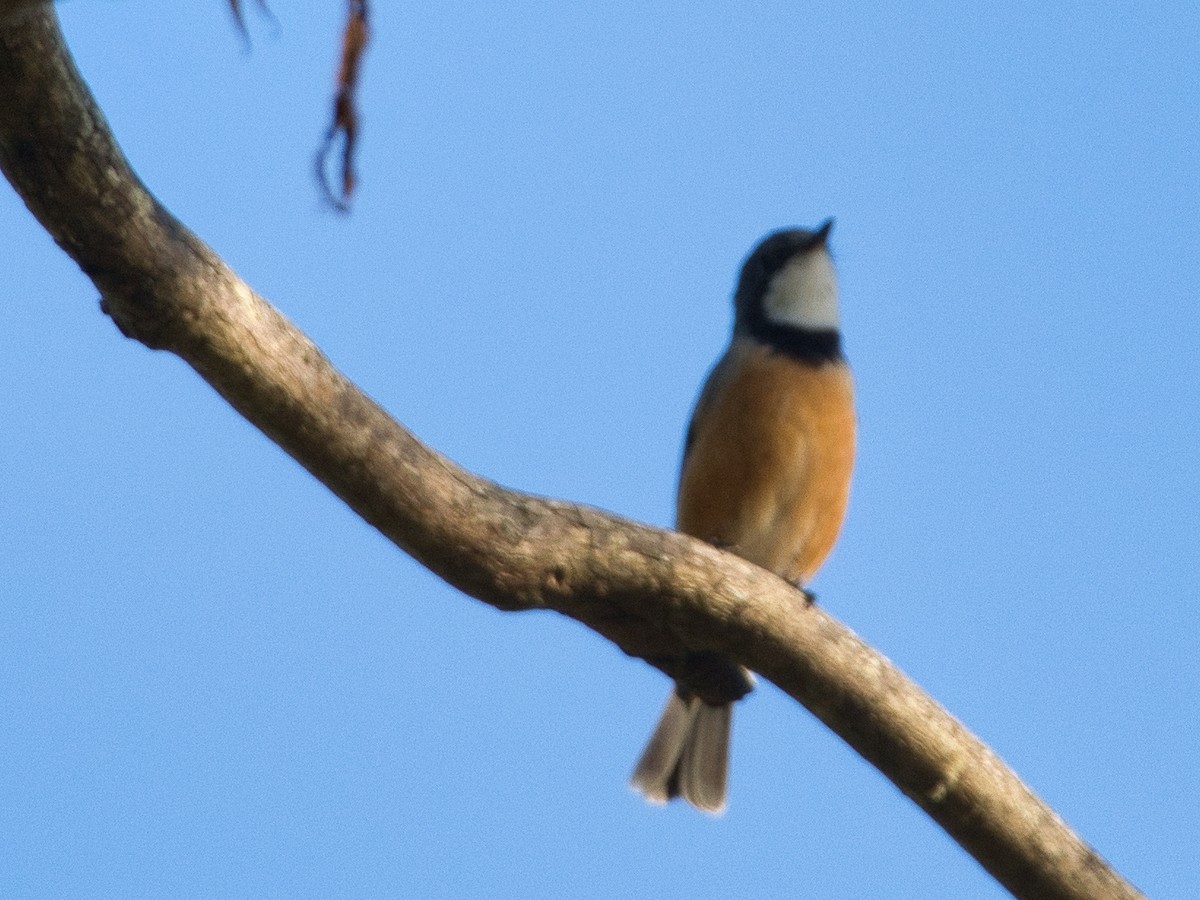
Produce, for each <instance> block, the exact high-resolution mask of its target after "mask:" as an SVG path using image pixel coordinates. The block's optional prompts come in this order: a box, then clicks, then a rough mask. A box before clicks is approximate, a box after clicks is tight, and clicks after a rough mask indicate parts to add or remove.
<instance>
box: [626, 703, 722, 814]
mask: <svg viewBox="0 0 1200 900" xmlns="http://www.w3.org/2000/svg"><path fill="white" fill-rule="evenodd" d="M732 722H733V704H732V703H723V704H721V705H719V706H713V705H711V704H708V703H705V702H704V701H703V700H701V699H700V698H699V697H694V696H693V697H689V698H686V699H685V698H683V697H681V696H680V695H679V693H678V692H676V691H672V692H671V696H670V698H669V699H668V700H667V707H666V709H664V710H663V714H662V717H661V718H660V719H659V720H658V727H657V728H655V729H654V734H653V735H651V737H650V742H649V743H648V744H647V745H646V749H645V750H644V751H643V752H642V757H641V759H639V760H638V764H637V767H636V768H635V769H634V771H633V777H632V779H630V784H631V785H632V786H633V788H634V789H635V790H637V791H639V792H640V793H641V794H642V795H643V796H644V797H645V798H646V799H647V800H649V801H650V802H651V803H666V802H667V801H668V800H670V799H672V798H673V797H683V799H684V800H686V801H687V802H688V803H690V804H692V806H694V807H696V808H697V809H701V810H704V811H705V812H710V813H714V814H716V813H721V812H723V811H724V809H725V794H726V789H727V786H728V782H729V732H730V727H731V724H732Z"/></svg>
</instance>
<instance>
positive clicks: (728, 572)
mask: <svg viewBox="0 0 1200 900" xmlns="http://www.w3.org/2000/svg"><path fill="white" fill-rule="evenodd" d="M4 2H5V5H4V6H0V97H3V98H4V101H3V103H0V166H2V167H3V170H4V172H5V175H6V176H7V177H8V179H9V181H10V182H11V183H12V185H13V187H14V188H15V189H16V190H17V192H18V193H19V194H20V195H21V197H22V198H23V199H24V201H25V203H26V205H27V206H28V207H29V209H30V210H31V211H32V212H33V213H34V215H35V216H36V217H37V218H38V220H39V221H40V222H41V223H42V225H43V226H44V227H45V228H46V230H47V231H48V232H49V233H50V234H51V235H52V236H53V237H54V239H55V240H56V241H57V242H58V244H59V245H60V246H61V247H62V248H63V250H64V251H65V252H66V253H67V254H68V255H70V256H71V258H72V259H74V260H75V261H76V262H77V263H78V264H79V266H80V267H81V268H82V269H83V271H84V272H85V273H86V274H87V275H88V276H89V277H90V278H91V279H92V281H93V282H94V283H95V284H96V286H97V287H98V289H99V290H100V292H101V295H102V308H103V309H104V311H105V312H106V313H107V314H108V315H110V316H111V317H112V319H113V321H114V322H115V323H116V324H117V327H118V328H120V330H121V331H122V333H124V334H125V335H127V336H129V337H131V338H134V339H136V340H138V341H141V342H142V343H144V344H145V345H147V346H149V347H153V348H157V349H164V350H169V351H171V352H173V353H175V354H177V355H179V356H180V357H182V358H183V359H184V360H186V361H187V362H188V363H189V364H190V365H191V366H192V367H193V368H195V369H196V371H197V372H199V373H200V375H201V376H202V377H203V378H204V379H205V380H207V381H208V382H209V384H211V385H212V386H213V387H214V388H215V389H216V390H217V391H218V392H220V394H221V395H222V396H223V397H224V398H225V399H226V400H228V401H229V403H230V404H232V405H233V406H234V407H235V408H236V409H237V410H238V411H239V412H240V413H241V414H242V415H244V416H245V417H246V418H247V419H249V420H250V421H251V422H253V423H254V424H255V425H256V426H257V427H258V428H260V429H261V430H262V431H263V432H264V433H265V434H267V435H268V436H269V437H270V438H271V439H272V440H274V441H276V442H277V443H278V444H279V445H280V446H281V447H283V448H284V449H285V450H286V451H287V452H288V453H289V454H291V456H292V457H294V458H295V459H296V460H297V461H298V462H299V463H300V464H301V465H303V466H304V467H305V468H306V469H308V471H310V472H311V473H312V474H313V475H315V476H316V477H317V478H318V479H320V480H321V481H322V482H324V483H325V484H326V485H327V486H328V487H329V488H330V490H332V491H333V492H334V493H336V494H337V495H338V496H339V497H341V498H342V499H343V500H344V501H345V502H346V503H347V504H348V505H349V506H350V507H351V508H352V509H354V510H355V511H356V512H357V513H358V514H359V515H361V516H362V517H363V518H364V519H366V520H367V521H368V522H370V523H371V524H372V525H374V526H375V527H376V528H378V529H379V530H380V531H381V532H382V533H383V534H384V535H386V536H387V537H388V538H389V539H390V540H392V541H393V542H394V543H395V544H396V545H397V546H398V547H400V548H401V549H403V550H404V551H405V552H407V553H410V554H412V555H413V556H414V557H415V558H416V559H417V560H419V561H420V562H421V563H422V564H423V565H425V566H427V567H428V568H430V569H431V570H432V571H434V572H435V573H437V574H438V575H439V576H441V577H442V578H444V579H445V580H446V581H448V582H449V583H450V584H452V585H454V586H456V587H457V588H459V589H460V590H462V591H463V592H465V593H467V594H470V595H471V596H473V597H477V598H479V599H480V600H483V601H484V602H486V603H490V604H491V605H493V606H496V607H498V608H500V609H505V610H524V609H552V610H555V611H557V612H560V613H562V614H564V615H567V616H570V617H572V618H574V619H577V620H579V621H580V622H583V623H584V624H586V625H588V626H589V627H591V628H592V629H594V630H595V631H597V632H598V633H599V634H601V635H603V636H604V637H606V638H608V639H609V640H611V641H613V642H614V643H616V644H617V645H618V646H619V647H621V649H623V650H624V651H625V652H626V653H628V654H630V655H633V656H637V657H641V658H644V659H646V660H648V661H650V662H651V663H652V664H653V665H655V666H657V667H658V668H660V669H662V670H663V671H664V672H666V673H668V674H671V673H672V672H673V671H675V669H676V667H677V665H678V660H679V659H680V658H682V657H683V656H684V655H685V654H686V653H688V652H691V651H696V650H711V651H715V652H719V653H721V654H723V655H726V656H728V657H730V658H732V659H735V660H737V661H738V662H741V663H742V664H744V665H746V666H748V667H749V668H751V669H753V670H755V671H757V672H759V673H761V674H762V675H763V676H764V677H766V678H768V679H769V680H771V681H772V682H774V683H775V684H777V685H778V686H779V687H780V688H782V689H783V690H784V691H786V692H787V693H788V694H790V695H791V696H792V697H794V698H795V699H796V700H798V701H799V702H800V703H802V704H803V705H804V706H806V707H807V708H808V709H809V710H811V711H812V712H813V713H814V714H815V715H816V716H818V717H819V718H820V719H821V720H822V721H823V722H825V723H826V724H827V725H828V726H829V727H830V728H831V729H833V731H834V732H836V733H837V734H838V735H839V736H841V737H842V738H843V739H844V740H845V741H846V742H847V743H849V744H850V745H851V746H852V747H853V748H854V749H855V750H857V751H858V752H859V753H860V754H862V755H863V757H865V758H866V759H867V760H869V761H870V762H871V763H872V764H873V765H875V766H876V767H878V768H879V769H880V771H882V772H883V773H884V774H885V775H886V776H887V777H888V778H890V779H891V780H892V781H893V782H894V783H895V784H896V785H897V786H898V787H899V788H900V789H901V790H902V791H903V792H904V793H905V794H906V795H908V796H909V797H910V798H912V800H913V801H914V802H916V803H917V804H918V805H919V806H920V807H921V808H922V809H923V810H925V811H926V812H927V813H928V814H929V815H930V816H931V817H932V818H933V819H934V820H935V821H937V822H938V823H939V824H940V825H941V826H942V827H943V828H944V829H945V830H946V831H947V832H948V833H949V834H950V835H951V836H952V837H953V838H954V839H955V840H957V841H958V842H959V843H960V844H961V845H962V846H963V847H964V848H965V849H966V850H967V851H968V852H969V853H971V854H972V855H973V856H974V857H975V858H976V859H977V860H979V862H980V863H981V864H982V865H983V866H984V867H985V868H986V869H987V870H988V871H989V872H991V873H992V874H993V875H994V876H995V877H996V878H997V879H998V880H999V881H1000V882H1001V883H1002V884H1004V885H1005V886H1006V887H1007V888H1008V889H1009V890H1010V891H1012V892H1013V893H1014V894H1016V895H1017V896H1020V897H1038V898H1047V897H1054V898H1059V897H1061V898H1079V900H1083V898H1087V900H1098V898H1109V897H1113V898H1117V897H1121V898H1128V897H1137V896H1140V895H1139V894H1138V893H1137V891H1136V890H1135V889H1134V888H1132V887H1131V886H1130V885H1129V884H1127V883H1126V882H1125V881H1123V880H1122V879H1121V877H1120V876H1119V875H1117V874H1116V873H1115V872H1114V871H1112V870H1111V869H1110V868H1109V867H1108V866H1107V865H1106V864H1105V862H1104V861H1103V860H1102V859H1101V858H1100V857H1099V856H1098V855H1097V854H1096V853H1095V852H1094V851H1093V850H1092V849H1091V848H1090V847H1088V846H1087V845H1086V844H1084V843H1083V842H1082V841H1081V840H1080V839H1079V838H1078V837H1077V836H1076V835H1075V834H1074V833H1073V832H1072V831H1071V830H1070V829H1069V828H1068V827H1067V826H1066V825H1065V824H1064V823H1063V822H1062V820H1061V819H1059V818H1058V816H1057V815H1055V813H1054V812H1053V811H1052V810H1051V809H1050V808H1049V807H1047V806H1046V805H1045V804H1044V803H1043V802H1042V801H1041V800H1040V799H1039V798H1037V797H1036V796H1035V795H1034V794H1033V793H1032V792H1031V791H1030V790H1029V789H1028V788H1027V787H1026V786H1025V785H1024V784H1022V782H1021V781H1020V780H1019V779H1018V778H1017V777H1016V775H1015V774H1014V773H1013V772H1012V771H1011V770H1010V769H1009V768H1008V767H1007V766H1006V765H1005V764H1004V763H1003V762H1002V761H1001V760H1000V759H999V758H998V757H996V756H995V754H993V753H992V752H991V751H990V750H989V749H988V748H987V747H986V746H984V745H983V744H982V743H981V742H980V741H979V740H978V739H976V738H975V737H974V736H973V735H971V734H970V733H969V732H968V731H967V730H966V729H965V728H964V727H963V726H962V725H961V724H960V723H959V722H957V721H956V720H955V719H954V718H953V717H951V716H950V715H949V714H948V713H947V712H946V711H945V710H943V709H942V708H941V707H940V706H939V705H938V704H937V703H936V702H935V701H934V700H932V699H931V698H930V697H928V696H927V695H926V694H924V693H923V692H922V691H921V690H920V689H919V688H918V687H917V686H916V685H915V684H913V683H912V682H911V681H910V680H909V679H908V678H907V677H905V675H904V674H903V673H901V672H900V671H899V670H898V669H897V668H896V667H895V666H893V665H892V664H891V663H890V662H888V660H886V659H885V658H884V657H883V656H881V655H880V654H878V653H877V652H875V651H874V650H872V649H871V648H870V647H868V646H866V645H865V644H864V643H863V642H862V641H861V640H860V639H859V638H858V637H857V636H855V635H854V634H853V633H852V632H851V631H849V630H848V629H847V628H845V627H844V626H842V625H841V624H839V623H838V622H836V621H835V620H834V619H832V618H831V617H830V616H829V615H828V614H826V613H825V612H824V611H822V610H821V609H819V608H817V607H811V606H808V605H806V604H805V602H804V600H803V598H802V596H801V595H800V594H799V593H798V592H797V591H796V590H794V589H793V588H792V587H791V586H790V585H788V584H786V583H784V582H783V581H782V580H780V579H779V578H777V577H775V576H774V575H772V574H770V573H768V572H766V571H763V570H761V569H758V568H756V567H754V566H752V565H750V564H749V563H747V562H745V561H744V560H741V559H739V558H737V557H735V556H732V555H729V554H726V553H722V552H720V551H718V550H716V549H714V548H712V547H710V546H708V545H706V544H703V543H701V542H699V541H695V540H692V539H690V538H688V537H685V536H683V535H680V534H676V533H674V532H670V531H663V530H660V529H656V528H650V527H647V526H645V525H640V524H637V523H634V522H630V521H626V520H623V519H620V518H617V517H615V516H612V515H608V514H606V513H603V512H600V511H597V510H595V509H590V508H588V507H585V506H580V505H577V504H573V503H566V502H560V501H556V500H547V499H541V498H536V497H532V496H529V495H526V494H521V493H517V492H514V491H508V490H505V489H503V488H501V487H499V486H497V485H496V484H494V483H492V482H490V481H487V480H485V479H482V478H479V477H477V476H475V475H472V474H470V473H469V472H466V471H464V470H463V469H461V468H459V467H458V466H456V465H455V464H454V463H452V462H451V461H449V460H448V459H446V458H445V457H443V456H440V455H439V454H437V453H436V452H434V451H433V450H431V449H430V448H428V447H426V446H425V445H423V444H422V443H421V442H420V441H418V440H417V439H416V438H415V437H414V436H413V435H412V434H410V433H409V432H408V431H406V430H405V429H404V428H403V427H402V426H401V425H399V424H398V423H397V422H395V421H394V420H393V419H391V418H390V417H389V416H388V415H387V413H386V412H384V411H383V410H382V409H381V408H380V407H379V406H377V405H376V404H375V403H374V402H373V401H372V400H371V399H370V398H368V397H367V396H365V395H364V394H363V393H362V392H361V391H359V390H358V389H357V388H356V387H355V386H354V385H353V384H351V383H350V382H349V381H348V380H347V379H346V378H345V377H344V376H343V375H341V373H339V372H338V371H337V370H336V369H335V368H334V367H333V366H332V365H331V364H330V363H329V361H328V360H327V359H326V358H325V357H324V356H323V355H322V354H321V352H320V351H319V350H318V349H317V347H316V346H315V345H314V344H313V343H312V342H311V341H310V340H309V339H308V338H307V337H305V336H304V335H303V334H302V333H301V332H300V331H299V330H297V329H296V328H295V327H294V326H293V325H292V324H291V323H290V322H288V321H287V320H286V319H285V318H284V317H283V316H282V315H281V314H280V313H279V312H278V311H277V310H275V309H274V308H273V307H272V306H270V305H269V304H268V303H267V302H266V301H264V300H263V299H262V298H261V297H259V296H258V295H256V294H255V293H254V292H253V291H252V290H251V289H250V288H249V287H248V286H247V285H246V284H245V283H244V282H242V281H241V280H240V279H239V278H238V277H237V276H236V275H235V274H234V273H233V272H232V271H231V270H230V269H229V268H228V267H227V266H226V265H225V263H224V262H223V261H222V260H221V259H220V258H218V257H217V256H216V255H215V254H214V253H213V252H212V251H211V250H210V249H209V248H208V247H207V246H206V245H205V244H204V243H202V242H201V241H200V240H199V239H198V238H197V237H196V236H195V235H193V234H192V233H191V232H190V231H188V230H187V229H186V228H185V227H184V226H183V225H182V224H181V223H179V222H178V221H177V220H176V219H174V218H173V217H172V216H171V215H170V213H168V212H167V211H166V210H165V209H164V208H163V207H162V206H161V205H159V203H158V202H157V200H155V198H154V197H153V196H151V195H150V193H149V192H148V191H147V190H146V189H145V187H143V185H142V184H141V183H140V181H138V179H137V177H136V175H135V174H134V173H133V171H132V170H131V169H130V167H129V164H128V162H127V161H126V160H125V158H124V156H123V155H122V154H121V151H120V149H119V148H118V147H117V145H116V142H115V140H114V139H113V137H112V134H111V133H110V131H109V128H108V125H107V123H106V122H105V120H104V118H103V116H102V114H101V112H100V110H99V109H98V108H97V107H96V105H95V102H94V100H93V99H92V97H91V95H90V93H89V92H88V90H87V87H86V85H85V84H84V83H83V81H82V79H81V78H80V76H79V74H78V72H77V71H76V69H75V66H74V64H73V62H72V61H71V58H70V56H69V53H68V51H67V49H66V47H65V45H64V44H63V41H62V37H61V34H60V33H59V29H58V24H57V21H56V17H55V15H54V12H53V9H52V7H51V6H50V5H48V4H47V5H44V6H43V7H42V8H41V9H39V10H37V11H36V12H33V13H30V14H28V15H6V13H7V12H8V11H9V9H8V8H9V7H16V6H21V7H25V6H28V2H27V0H4Z"/></svg>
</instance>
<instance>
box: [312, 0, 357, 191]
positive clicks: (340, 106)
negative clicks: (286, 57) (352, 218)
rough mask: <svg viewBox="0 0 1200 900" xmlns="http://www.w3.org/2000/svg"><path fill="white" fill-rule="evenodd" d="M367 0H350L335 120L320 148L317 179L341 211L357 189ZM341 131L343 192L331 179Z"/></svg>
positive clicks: (334, 109)
mask: <svg viewBox="0 0 1200 900" xmlns="http://www.w3.org/2000/svg"><path fill="white" fill-rule="evenodd" d="M368 37H369V33H368V31H367V0H349V9H348V11H347V16H346V30H345V32H344V33H343V34H342V61H341V65H340V66H338V75H337V93H336V94H335V95H334V98H333V120H332V121H331V122H330V123H329V129H328V130H327V131H326V132H325V139H324V140H323V141H322V142H321V147H320V149H319V150H318V151H317V160H316V169H317V183H318V184H320V186H321V191H322V193H323V194H324V196H325V199H326V200H327V201H328V202H329V204H330V206H332V207H333V208H334V209H337V210H339V211H340V212H346V211H347V210H348V209H349V208H350V196H351V194H353V193H354V184H355V175H354V152H355V149H356V148H357V146H358V129H359V119H358V103H357V93H356V92H357V90H358V73H359V70H360V67H361V63H362V56H363V51H364V50H365V49H366V46H367V40H368ZM339 134H340V135H342V186H341V192H340V194H339V193H338V192H337V191H335V190H334V188H333V186H332V185H331V184H330V180H329V166H328V160H329V154H330V153H331V152H332V150H333V146H334V144H335V143H336V142H337V139H338V135H339Z"/></svg>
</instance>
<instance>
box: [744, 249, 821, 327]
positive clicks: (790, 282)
mask: <svg viewBox="0 0 1200 900" xmlns="http://www.w3.org/2000/svg"><path fill="white" fill-rule="evenodd" d="M762 308H763V315H764V316H765V317H766V319H767V321H768V322H774V323H775V324H777V325H791V326H793V327H795V328H808V329H812V330H816V331H820V330H825V329H835V330H836V329H837V327H838V289H837V272H836V271H835V270H834V268H833V260H832V259H830V258H829V253H828V252H827V251H826V250H825V248H824V247H821V248H818V249H815V250H813V251H812V252H810V253H802V254H800V255H799V256H797V257H796V258H795V259H793V260H792V261H791V262H789V263H788V264H787V265H786V266H784V267H783V268H782V269H780V270H779V271H778V272H777V273H776V274H775V277H774V278H772V279H771V283H770V285H769V286H768V287H767V293H766V295H765V296H764V297H763V301H762Z"/></svg>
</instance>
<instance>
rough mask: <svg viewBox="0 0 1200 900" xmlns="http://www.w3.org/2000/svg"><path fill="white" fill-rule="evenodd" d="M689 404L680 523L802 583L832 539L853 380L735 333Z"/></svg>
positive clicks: (845, 487) (845, 491)
mask: <svg viewBox="0 0 1200 900" xmlns="http://www.w3.org/2000/svg"><path fill="white" fill-rule="evenodd" d="M730 354H731V355H732V356H733V357H734V358H733V359H730V360H728V364H727V365H725V366H723V367H722V369H720V370H718V371H717V372H715V373H714V375H713V378H714V379H716V380H715V381H714V383H713V384H711V385H710V387H709V389H708V395H707V396H706V398H705V401H704V402H703V404H702V405H701V407H700V408H698V409H697V417H698V418H697V421H696V422H695V423H694V431H693V436H692V444H691V448H690V450H689V452H688V455H687V459H686V460H685V462H684V467H683V473H682V475H681V476H680V484H679V499H678V510H677V520H676V525H677V527H678V529H679V530H680V531H683V532H685V533H687V534H690V535H692V536H694V537H698V538H701V539H703V540H706V541H709V542H711V543H713V544H716V545H718V546H720V547H724V548H726V549H729V550H731V551H733V552H735V553H737V554H738V555H739V556H743V557H745V558H746V559H748V560H750V561H751V562H753V563H755V564H757V565H760V566H762V567H763V568H765V569H770V570H771V571H773V572H776V573H777V574H779V575H781V576H782V577H784V578H786V579H788V580H789V581H792V582H795V583H797V584H805V583H807V582H808V580H809V579H810V578H812V576H813V575H814V574H815V573H816V571H817V569H818V568H820V566H821V563H822V562H824V561H825V557H826V556H828V555H829V551H830V550H831V549H832V548H833V544H834V542H835V541H836V540H837V536H838V532H839V531H840V530H841V527H842V519H843V517H844V516H845V513H846V502H847V500H848V499H849V495H850V474H851V471H852V469H853V467H854V439H855V420H854V388H853V382H852V379H851V376H850V370H849V369H848V368H847V367H846V366H845V365H844V364H841V363H837V364H825V365H819V366H814V365H809V364H806V363H802V362H799V361H797V360H795V359H792V358H789V357H787V356H784V355H782V354H778V353H773V352H770V351H768V350H766V349H764V348H762V347H760V346H757V345H754V344H751V343H750V342H748V341H736V342H735V343H734V345H733V347H732V348H731V349H730Z"/></svg>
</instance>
